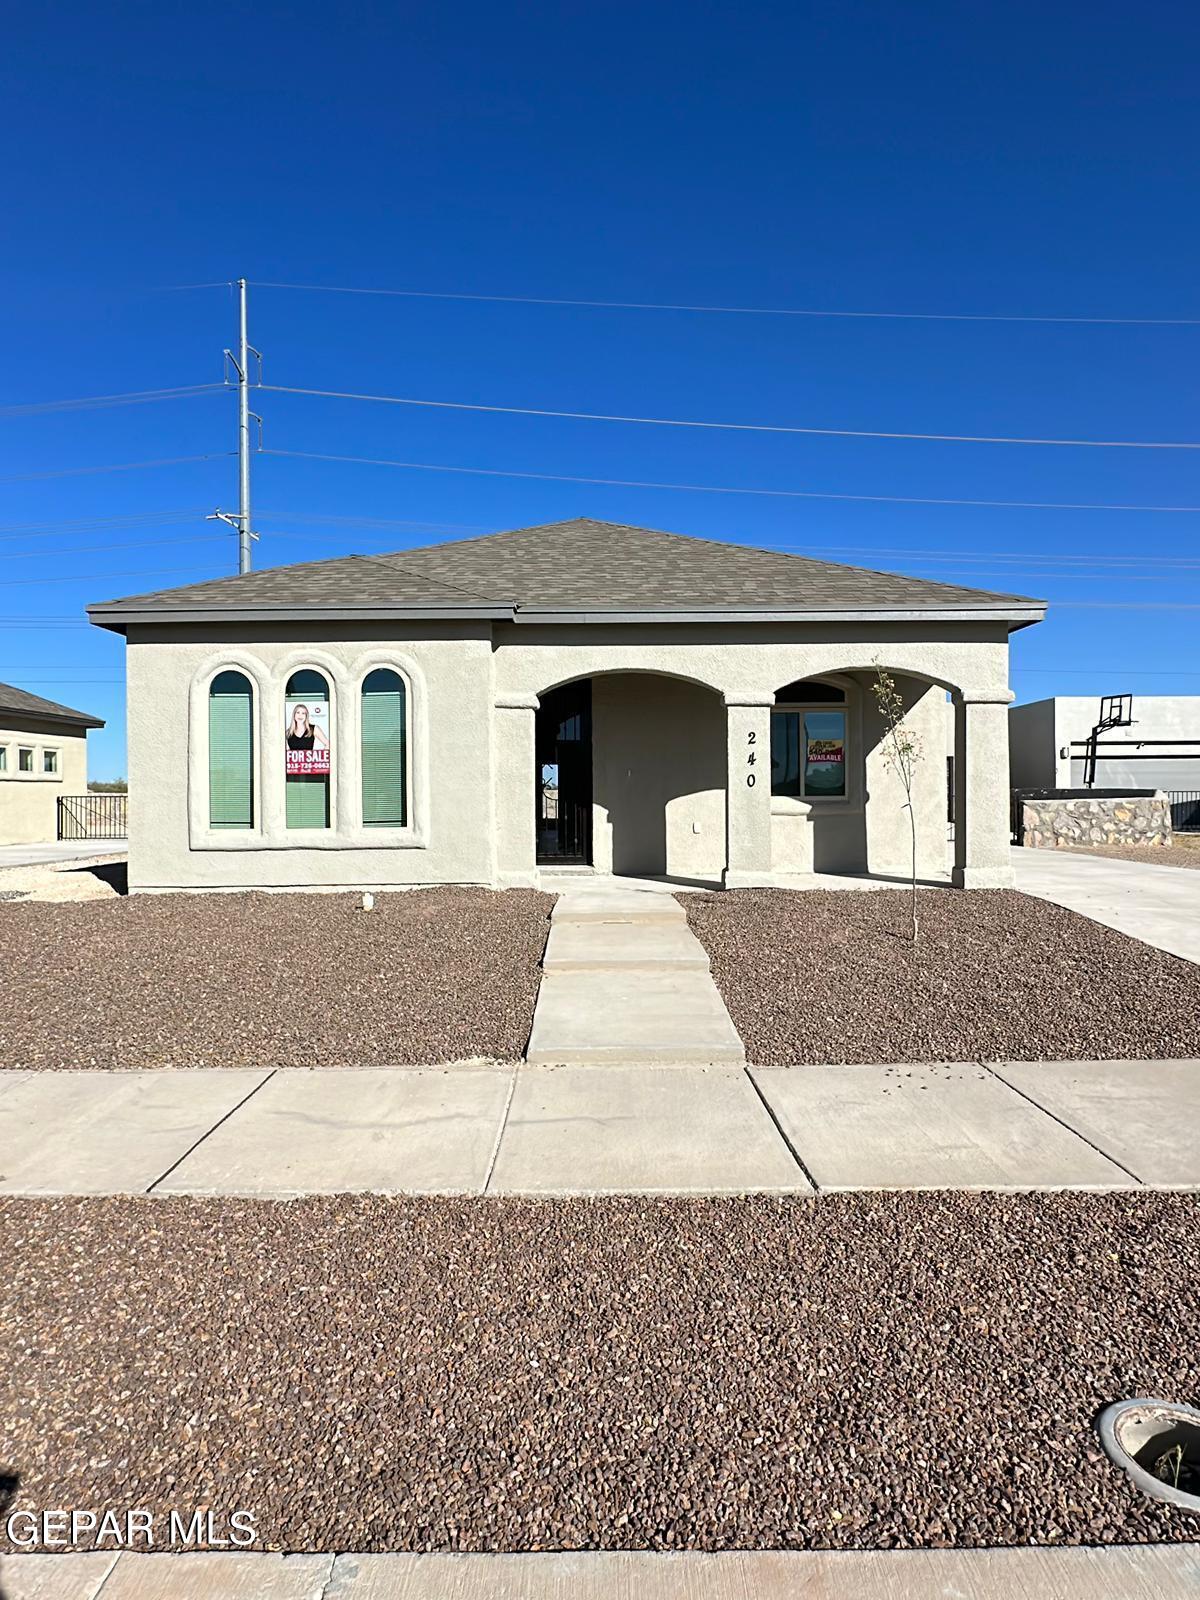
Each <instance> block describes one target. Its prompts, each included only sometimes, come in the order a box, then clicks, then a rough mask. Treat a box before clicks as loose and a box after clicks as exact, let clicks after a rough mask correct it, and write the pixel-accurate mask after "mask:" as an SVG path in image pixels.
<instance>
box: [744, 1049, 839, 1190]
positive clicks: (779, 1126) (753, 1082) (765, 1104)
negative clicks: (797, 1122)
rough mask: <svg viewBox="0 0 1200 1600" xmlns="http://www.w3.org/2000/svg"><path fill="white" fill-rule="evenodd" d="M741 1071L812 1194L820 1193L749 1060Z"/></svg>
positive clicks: (818, 1186) (819, 1187) (818, 1185)
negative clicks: (753, 1071) (752, 1069)
mask: <svg viewBox="0 0 1200 1600" xmlns="http://www.w3.org/2000/svg"><path fill="white" fill-rule="evenodd" d="M742 1071H743V1072H744V1073H745V1074H746V1077H747V1078H748V1079H749V1080H750V1087H751V1088H752V1089H753V1090H754V1092H755V1094H756V1095H757V1096H758V1098H759V1100H760V1102H761V1104H762V1108H763V1110H764V1111H765V1112H766V1113H767V1115H768V1117H770V1119H771V1122H772V1124H773V1125H774V1128H775V1132H776V1133H777V1134H778V1135H779V1137H780V1138H781V1139H782V1140H783V1142H784V1144H785V1145H786V1146H787V1148H788V1153H789V1154H790V1155H791V1158H792V1160H793V1161H794V1162H795V1163H796V1165H797V1166H798V1167H799V1168H800V1171H801V1172H802V1173H803V1174H804V1176H805V1178H806V1179H807V1181H808V1182H809V1184H811V1186H812V1191H813V1193H814V1194H820V1193H821V1192H822V1190H821V1185H820V1184H819V1183H818V1182H817V1180H816V1179H815V1178H814V1177H813V1175H812V1173H811V1172H810V1171H809V1169H808V1165H807V1163H806V1162H805V1160H804V1157H803V1156H802V1155H801V1154H800V1152H799V1150H797V1149H796V1146H795V1145H794V1144H793V1143H792V1141H791V1139H790V1138H789V1137H788V1135H787V1131H786V1130H785V1128H784V1126H783V1123H782V1122H780V1120H779V1118H778V1117H777V1116H776V1115H775V1108H774V1106H773V1105H772V1104H771V1102H770V1101H769V1100H768V1099H767V1097H766V1095H765V1094H764V1093H763V1091H762V1088H761V1087H760V1085H759V1083H758V1080H757V1079H756V1078H755V1076H754V1074H753V1073H752V1072H751V1071H750V1064H749V1062H747V1063H746V1065H745V1066H744V1067H743V1068H742Z"/></svg>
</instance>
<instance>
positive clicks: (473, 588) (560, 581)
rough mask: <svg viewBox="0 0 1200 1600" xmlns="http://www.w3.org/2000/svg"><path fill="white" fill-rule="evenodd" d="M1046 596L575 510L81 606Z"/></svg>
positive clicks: (946, 608)
mask: <svg viewBox="0 0 1200 1600" xmlns="http://www.w3.org/2000/svg"><path fill="white" fill-rule="evenodd" d="M1043 609H1044V608H1043V606H1042V603H1041V602H1040V601H1037V600H1031V599H1029V598H1028V597H1026V596H1023V595H1012V594H996V593H993V592H991V591H987V590H982V589H966V588H962V587H961V586H959V585H958V584H950V583H936V582H933V581H931V580H929V579H927V578H907V577H902V576H900V575H898V574H896V573H891V572H875V571H871V570H869V569H867V568H865V567H847V566H840V565H837V564H835V563H834V562H830V561H814V560H811V559H810V558H809V557H807V556H793V555H783V554H780V553H778V552H776V551H772V550H759V549H755V548H754V547H753V546H749V545H740V544H723V543H718V542H717V541H716V540H711V539H695V538H689V537H685V536H684V535H682V534H677V533H661V532H659V531H657V530H655V529H651V528H635V527H630V526H628V525H627V524H625V523H617V522H594V521H592V520H591V519H590V518H586V517H579V518H574V519H572V520H571V521H568V522H551V523H546V524H543V525H541V526H539V527H533V528H517V529H514V530H513V531H512V532H509V533H492V534H488V535H486V536H485V537H483V538H479V539H460V540H454V541H451V542H448V543H445V544H435V545H425V546H423V547H422V548H420V549H418V550H403V551H398V552H397V553H395V554H393V555H378V556H346V557H342V558H340V559H337V560H332V561H308V562H303V563H301V564H299V565H297V566H290V567H274V568H269V569H266V570H264V571H261V572H251V573H246V574H244V575H242V576H239V577H231V578H216V579H213V580H211V581H209V582H206V583H193V584H188V585H187V586H186V587H184V588H180V589H163V590H159V591H157V592H155V593H152V594H143V595H133V596H130V597H128V598H126V599H123V600H110V601H108V602H106V603H104V604H102V605H93V606H89V607H88V613H89V615H90V616H91V618H92V620H93V621H94V622H97V623H99V624H101V625H102V626H108V627H114V626H115V627H118V628H120V627H123V626H124V625H125V624H127V623H129V622H135V621H149V620H151V619H152V618H154V619H158V620H167V619H172V618H174V619H178V620H183V619H184V618H185V617H186V618H187V619H188V620H201V619H209V620H216V619H224V620H234V619H235V618H237V619H242V618H262V617H265V616H275V617H277V618H278V617H280V616H281V615H284V614H297V613H302V614H303V615H305V616H313V615H314V614H319V615H325V616H329V615H338V616H344V615H347V614H350V615H359V616H367V615H372V616H374V615H380V616H390V615H400V614H406V615H409V616H413V615H420V616H454V617H469V616H476V617H494V618H504V619H508V620H515V621H518V622H521V621H547V620H549V619H551V618H562V619H564V620H568V619H571V620H591V621H612V620H615V619H618V618H621V619H624V618H635V617H637V618H640V617H650V616H653V617H658V618H662V619H664V620H676V621H678V620H682V619H684V618H696V619H701V620H702V619H705V618H708V619H713V618H716V617H722V618H724V617H729V616H731V615H736V616H741V617H749V618H760V619H765V618H767V617H786V618H803V617H816V618H821V617H827V618H832V617H842V616H847V615H850V616H854V615H860V614H861V615H879V614H886V615H895V616H908V615H911V614H912V613H913V612H918V613H922V614H926V613H940V614H945V613H952V614H954V615H957V616H962V615H964V614H969V615H970V616H971V617H972V618H974V617H977V616H980V615H984V616H990V617H994V618H996V619H997V620H999V619H1002V618H1006V619H1008V620H1010V621H1013V622H1015V623H1018V624H1020V623H1024V622H1033V621H1037V620H1038V618H1039V617H1040V616H1041V614H1042V612H1043Z"/></svg>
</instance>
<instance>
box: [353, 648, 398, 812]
mask: <svg viewBox="0 0 1200 1600" xmlns="http://www.w3.org/2000/svg"><path fill="white" fill-rule="evenodd" d="M407 737H408V728H407V704H406V700H405V693H404V679H403V678H402V677H401V676H400V674H399V673H398V672H393V671H392V669H391V668H390V667H378V668H376V670H375V671H374V672H369V673H368V674H367V676H366V677H365V678H364V679H363V686H362V819H363V823H364V825H365V826H367V827H385V826H390V827H393V828H398V827H403V826H404V824H405V823H406V822H407V821H408V785H407V779H406V774H405V765H406V762H405V751H406V743H407Z"/></svg>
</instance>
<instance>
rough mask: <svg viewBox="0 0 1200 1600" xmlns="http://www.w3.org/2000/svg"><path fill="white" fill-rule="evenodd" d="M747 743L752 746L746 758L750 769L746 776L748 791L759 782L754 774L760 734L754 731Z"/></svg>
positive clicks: (747, 738) (748, 736)
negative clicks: (756, 748) (756, 749)
mask: <svg viewBox="0 0 1200 1600" xmlns="http://www.w3.org/2000/svg"><path fill="white" fill-rule="evenodd" d="M746 743H747V744H748V745H749V746H750V752H749V754H748V755H747V757H746V765H747V766H748V767H749V768H750V771H749V772H748V773H747V774H746V787H747V789H753V787H754V785H755V782H756V781H757V780H756V777H755V773H754V762H755V753H754V746H755V745H756V744H757V743H758V734H757V733H755V732H753V730H752V731H751V732H750V733H748V734H747V735H746Z"/></svg>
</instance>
